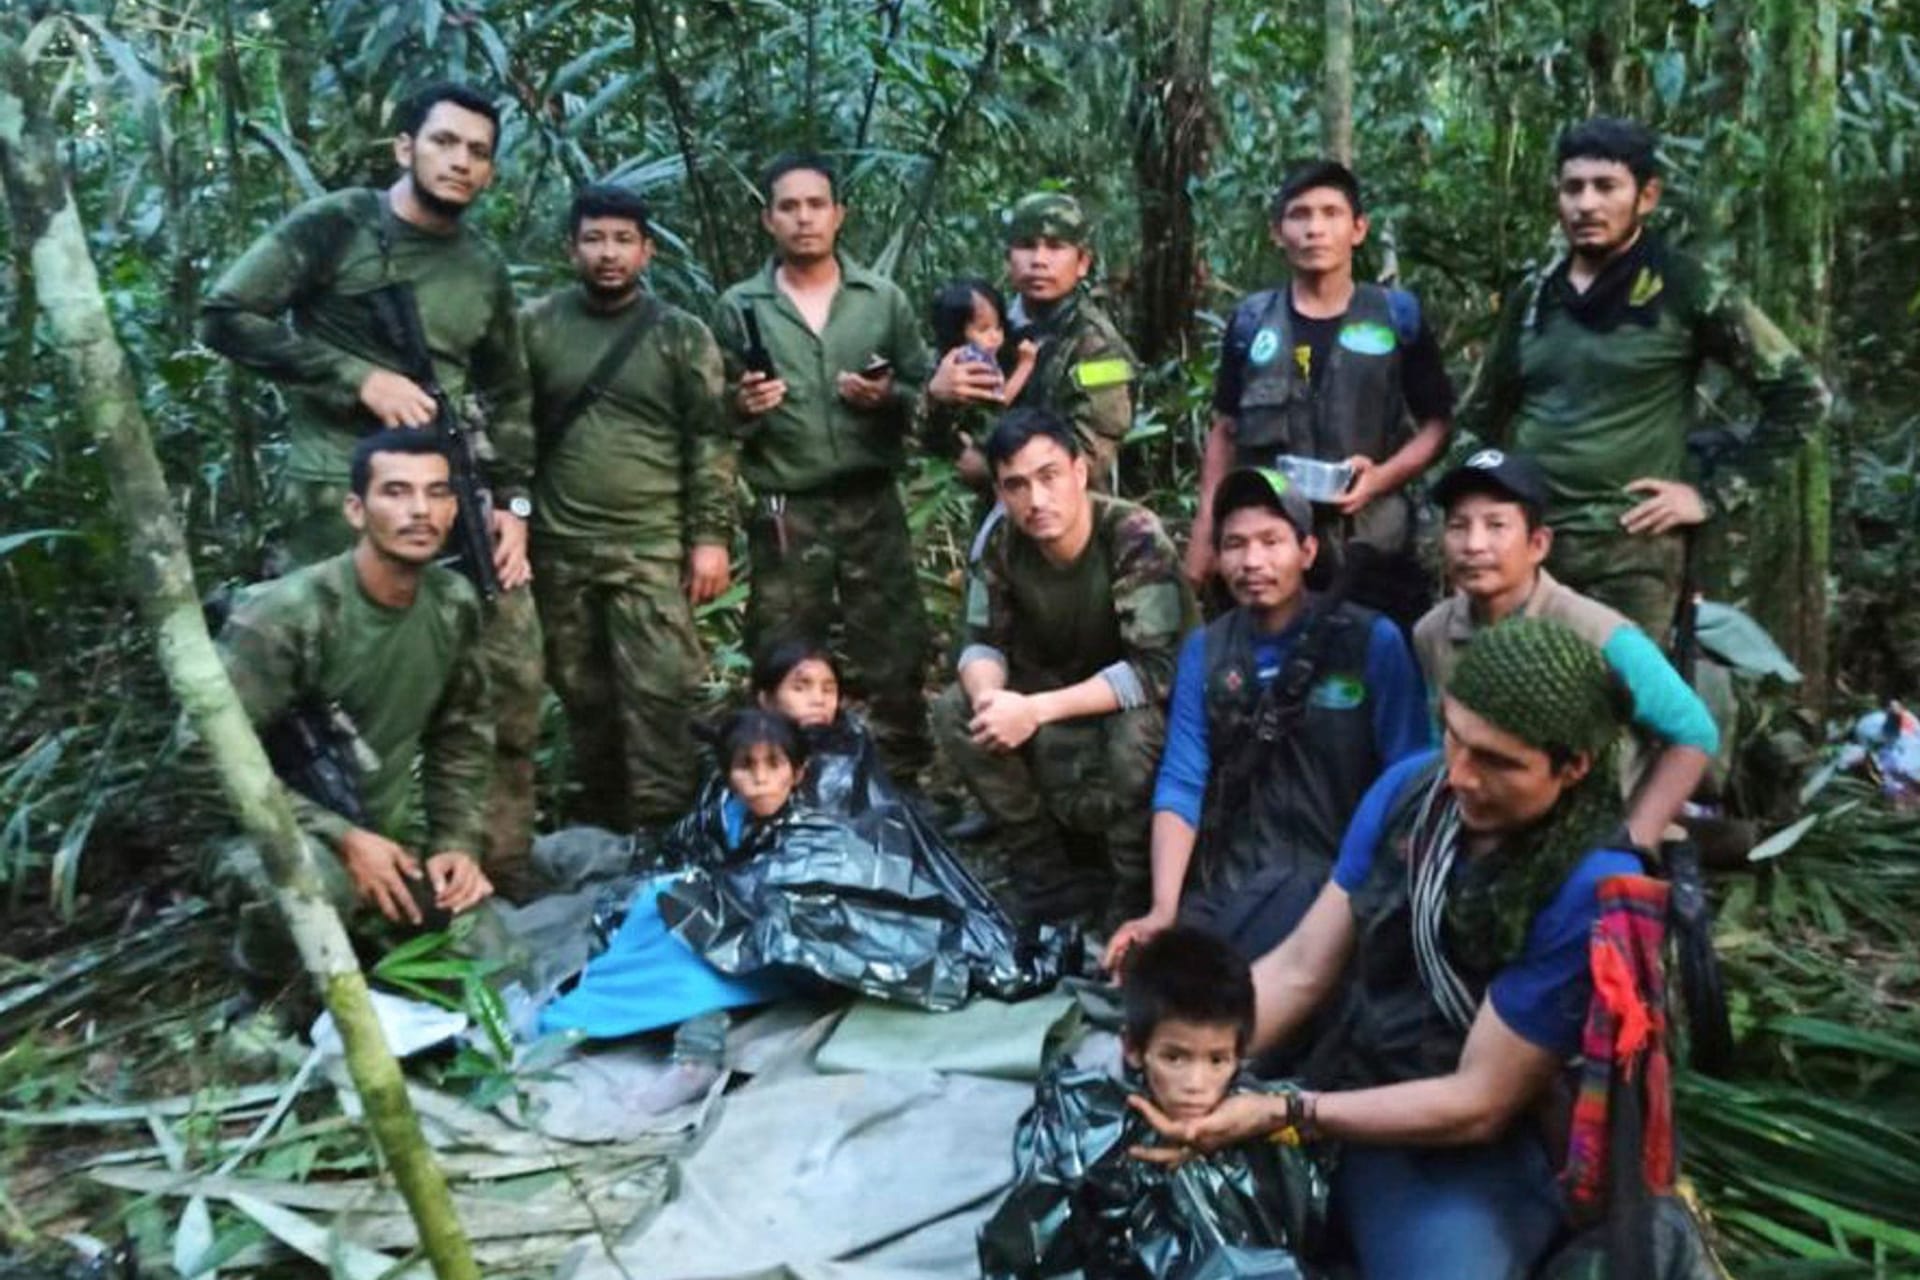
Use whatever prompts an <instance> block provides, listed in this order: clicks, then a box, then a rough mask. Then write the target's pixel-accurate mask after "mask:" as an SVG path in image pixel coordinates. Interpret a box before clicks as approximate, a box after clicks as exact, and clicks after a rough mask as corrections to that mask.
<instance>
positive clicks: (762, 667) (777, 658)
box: [752, 633, 840, 697]
mask: <svg viewBox="0 0 1920 1280" xmlns="http://www.w3.org/2000/svg"><path fill="white" fill-rule="evenodd" d="M811 661H819V662H824V663H826V664H827V666H828V667H830V668H832V670H833V674H834V678H835V679H838V678H839V676H840V666H839V664H838V663H836V662H835V661H834V660H833V652H832V650H830V649H828V648H827V646H825V645H824V644H821V643H820V642H818V641H817V640H815V639H814V638H813V637H812V636H804V635H797V634H791V633H790V634H787V635H776V636H773V637H771V638H770V639H768V640H767V642H766V643H765V644H763V645H761V646H760V649H759V651H758V652H756V653H755V654H754V655H753V676H752V680H753V691H754V693H756V694H761V695H765V696H766V697H772V696H773V694H774V692H775V691H776V690H778V689H779V688H780V686H781V685H782V684H784V683H786V679H787V677H788V676H790V675H792V674H793V669H794V668H795V667H797V666H799V665H800V664H801V663H803V662H811Z"/></svg>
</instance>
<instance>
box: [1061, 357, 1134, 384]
mask: <svg viewBox="0 0 1920 1280" xmlns="http://www.w3.org/2000/svg"><path fill="white" fill-rule="evenodd" d="M1073 381H1074V385H1075V386H1077V387H1079V388H1080V389H1081V390H1082V391H1098V390H1099V389H1100V388H1102V387H1117V386H1120V385H1122V384H1123V383H1128V382H1132V381H1133V365H1132V364H1130V363H1128V362H1127V361H1125V360H1122V359H1121V358H1120V357H1118V356H1107V357H1105V358H1104V359H1100V360H1082V361H1080V363H1078V364H1076V365H1074V366H1073Z"/></svg>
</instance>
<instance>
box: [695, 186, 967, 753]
mask: <svg viewBox="0 0 1920 1280" xmlns="http://www.w3.org/2000/svg"><path fill="white" fill-rule="evenodd" d="M836 183H837V178H836V175H835V174H834V171H833V166H832V165H831V164H830V163H829V162H828V161H827V160H826V159H824V158H823V157H820V156H817V155H811V154H805V155H801V154H795V155H784V156H781V157H779V158H778V159H776V160H775V161H773V163H772V164H770V165H769V166H768V167H767V170H766V173H765V174H764V175H763V177H762V180H761V184H760V193H761V196H762V198H763V199H764V201H765V204H764V207H763V208H762V210H761V214H760V225H761V226H762V228H764V229H765V231H766V232H767V235H768V236H769V237H770V238H771V239H772V240H773V244H774V254H773V256H772V257H771V258H769V259H768V260H767V263H766V265H765V266H763V267H762V268H761V269H760V270H759V271H758V272H757V273H756V274H754V275H753V276H751V277H749V278H748V279H745V280H742V281H740V282H739V283H738V284H736V285H734V286H733V287H732V288H730V289H728V290H727V291H726V293H725V294H724V295H722V297H721V299H720V305H719V308H718V309H717V311H716V312H715V315H714V334H715V336H716V337H717V338H718V339H719V341H720V347H721V351H722V353H723V355H724V356H725V359H726V370H727V378H728V399H729V402H730V404H731V406H732V411H733V417H734V428H735V432H736V435H737V437H738V439H739V448H740V472H741V474H742V475H743V476H744V477H745V478H746V481H747V484H748V486H749V487H750V488H751V489H752V490H753V504H754V505H753V514H752V517H751V518H750V520H749V521H748V524H747V557H748V561H749V563H750V565H751V569H752V575H753V576H752V585H753V590H752V593H751V594H750V595H749V596H748V597H747V638H748V646H749V647H750V648H757V647H758V646H759V645H760V644H761V642H762V641H763V640H764V638H765V637H766V636H767V635H769V634H771V633H772V632H774V631H792V632H794V633H796V634H801V635H815V636H829V635H833V634H835V624H836V623H837V624H839V635H840V638H841V643H840V648H841V652H842V656H843V658H844V662H845V669H846V674H847V681H848V684H849V686H851V688H852V689H853V690H854V691H855V692H856V693H857V694H859V695H861V696H863V697H864V698H865V701H866V706H867V715H868V719H869V720H870V721H871V723H872V725H873V734H874V742H875V745H876V746H878V748H879V749H880V753H881V757H882V759H883V760H884V761H885V762H886V765H887V767H888V769H889V770H890V771H891V772H892V773H893V775H894V777H895V778H896V779H897V780H898V781H900V782H901V783H903V784H907V785H912V783H913V781H914V779H915V777H916V776H917V775H918V773H919V771H920V770H921V769H922V768H924V767H925V766H926V764H927V762H928V760H929V759H930V757H931V747H930V744H929V742H928V740H927V729H926V704H925V698H924V695H923V694H922V692H921V687H920V680H921V674H922V668H923V665H924V663H925V658H926V648H927V623H926V615H925V612H924V611H923V609H922V607H921V602H920V588H919V583H918V581H917V580H916V578H915V569H914V563H913V545H912V542H911V540H910V538H909V536H908V532H907V517H906V510H905V508H904V507H902V505H901V502H900V489H899V483H898V476H899V473H900V471H901V469H902V468H903V467H904V465H905V462H906V446H907V441H908V439H909V436H910V433H911V429H912V425H913V415H914V410H915V407H916V405H917V403H918V401H919V398H920V394H921V389H922V387H923V386H924V385H925V384H926V381H927V375H928V373H929V371H930V368H931V364H932V361H931V359H930V357H929V355H928V352H927V347H926V343H925V341H924V340H923V339H922V338H921V336H920V330H919V326H918V322H917V318H916V317H915V315H914V312H913V308H912V307H911V305H909V303H908V302H907V298H906V295H905V294H903V293H901V291H900V290H899V288H898V287H897V286H895V285H894V284H893V282H892V281H890V280H887V279H886V278H884V277H882V276H879V275H876V274H875V273H873V272H871V271H869V270H867V269H866V268H865V267H863V266H861V265H860V264H859V263H857V262H855V261H854V260H853V258H852V257H851V256H849V255H848V254H846V253H845V252H843V251H842V250H841V249H840V248H839V236H840V229H841V226H842V224H844V223H845V221H846V217H847V207H846V205H845V204H843V203H842V202H841V200H840V195H839V190H838V187H837V185H836ZM749 322H751V327H749ZM756 334H757V336H758V343H757V345H756V343H755V341H754V336H755V335H756Z"/></svg>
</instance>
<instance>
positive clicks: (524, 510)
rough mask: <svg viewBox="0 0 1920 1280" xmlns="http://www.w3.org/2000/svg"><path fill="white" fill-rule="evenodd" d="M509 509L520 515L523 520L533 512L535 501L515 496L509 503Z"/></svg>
mask: <svg viewBox="0 0 1920 1280" xmlns="http://www.w3.org/2000/svg"><path fill="white" fill-rule="evenodd" d="M507 510H508V511H509V512H511V513H513V514H514V515H516V516H519V517H520V518H521V519H522V520H525V519H526V518H527V517H528V516H530V515H532V514H533V503H531V502H529V501H527V500H526V499H525V498H515V499H513V500H512V501H511V502H509V503H507Z"/></svg>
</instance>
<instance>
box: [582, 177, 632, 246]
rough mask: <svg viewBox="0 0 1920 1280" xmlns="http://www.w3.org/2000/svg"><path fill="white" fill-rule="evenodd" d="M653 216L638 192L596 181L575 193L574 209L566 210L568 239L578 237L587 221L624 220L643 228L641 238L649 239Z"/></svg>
mask: <svg viewBox="0 0 1920 1280" xmlns="http://www.w3.org/2000/svg"><path fill="white" fill-rule="evenodd" d="M652 213H653V211H652V210H651V209H649V208H647V202H646V201H645V200H643V199H641V198H640V195H639V193H638V192H636V191H630V190H628V189H627V188H626V187H619V186H615V185H614V184H612V183H610V182H596V183H594V184H593V185H592V186H587V187H582V188H580V189H579V190H578V191H576V192H574V194H573V207H572V208H570V209H568V210H567V238H568V239H569V240H571V239H573V238H574V237H575V236H578V235H579V234H580V224H581V223H583V222H585V221H586V220H587V219H588V218H625V219H627V220H628V221H629V222H631V223H633V225H634V226H636V227H638V228H639V229H640V234H641V235H643V236H650V235H652V234H653V227H652V224H651V223H650V222H649V221H648V219H649V218H650V217H651V216H652Z"/></svg>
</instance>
